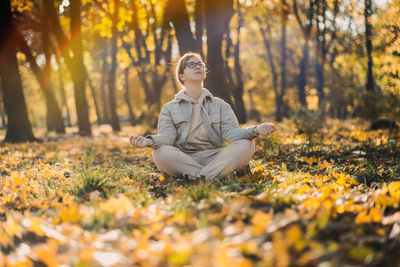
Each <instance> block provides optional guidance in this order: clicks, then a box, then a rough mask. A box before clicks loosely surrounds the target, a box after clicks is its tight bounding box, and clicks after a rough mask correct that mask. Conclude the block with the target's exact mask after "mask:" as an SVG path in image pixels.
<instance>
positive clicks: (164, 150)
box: [153, 145, 174, 162]
mask: <svg viewBox="0 0 400 267" xmlns="http://www.w3.org/2000/svg"><path fill="white" fill-rule="evenodd" d="M173 149H174V147H173V146H169V145H162V146H160V147H159V148H157V149H155V150H154V151H153V160H154V161H155V162H159V161H164V160H166V159H167V158H168V157H171V151H173Z"/></svg>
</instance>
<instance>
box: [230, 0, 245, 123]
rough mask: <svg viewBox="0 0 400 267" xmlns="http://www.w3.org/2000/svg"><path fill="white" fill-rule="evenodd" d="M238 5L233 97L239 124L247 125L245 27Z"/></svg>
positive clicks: (238, 4) (237, 2) (238, 5)
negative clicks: (242, 36) (243, 54)
mask: <svg viewBox="0 0 400 267" xmlns="http://www.w3.org/2000/svg"><path fill="white" fill-rule="evenodd" d="M236 4H237V14H238V25H237V29H236V34H237V42H236V45H235V49H234V53H233V56H234V62H235V63H234V64H235V67H234V68H235V76H236V85H235V86H234V87H233V89H234V90H233V97H234V99H235V110H236V115H237V117H238V120H239V123H246V122H247V117H246V109H245V107H244V101H243V91H244V89H243V73H242V66H241V65H240V29H241V27H242V25H243V16H242V12H241V8H240V2H239V1H236Z"/></svg>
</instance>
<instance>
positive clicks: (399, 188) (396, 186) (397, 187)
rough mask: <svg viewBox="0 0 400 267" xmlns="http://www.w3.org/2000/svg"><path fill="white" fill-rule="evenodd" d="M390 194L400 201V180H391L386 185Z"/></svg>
mask: <svg viewBox="0 0 400 267" xmlns="http://www.w3.org/2000/svg"><path fill="white" fill-rule="evenodd" d="M388 189H389V194H390V196H391V197H392V198H393V199H394V200H395V201H396V202H398V201H400V181H395V182H391V183H390V184H389V185H388Z"/></svg>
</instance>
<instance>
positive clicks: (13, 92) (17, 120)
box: [0, 0, 36, 143]
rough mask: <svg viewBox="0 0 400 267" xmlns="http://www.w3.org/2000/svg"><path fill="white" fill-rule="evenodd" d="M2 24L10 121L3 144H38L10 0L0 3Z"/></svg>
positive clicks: (0, 59)
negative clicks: (25, 88)
mask: <svg viewBox="0 0 400 267" xmlns="http://www.w3.org/2000/svg"><path fill="white" fill-rule="evenodd" d="M0 25H2V26H1V27H0V78H1V87H2V90H3V103H4V109H5V111H6V113H7V121H8V125H7V132H6V136H5V139H4V141H5V142H13V143H16V142H26V141H35V140H36V139H35V137H34V135H33V131H32V125H31V123H30V121H29V117H28V112H27V108H26V103H25V98H24V93H23V88H22V82H21V77H20V73H19V69H18V61H17V57H16V49H15V47H16V43H15V36H13V35H14V33H15V31H16V29H15V27H14V25H13V21H12V14H11V6H10V0H3V1H0Z"/></svg>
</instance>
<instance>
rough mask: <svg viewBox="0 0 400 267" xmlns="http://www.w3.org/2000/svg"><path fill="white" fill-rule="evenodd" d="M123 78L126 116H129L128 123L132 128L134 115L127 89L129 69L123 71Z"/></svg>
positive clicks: (128, 89) (134, 121) (128, 88)
mask: <svg viewBox="0 0 400 267" xmlns="http://www.w3.org/2000/svg"><path fill="white" fill-rule="evenodd" d="M124 78H125V101H126V105H127V106H128V114H129V123H130V125H132V126H134V125H135V123H136V120H135V114H133V109H132V102H131V94H130V87H129V68H125V69H124Z"/></svg>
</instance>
